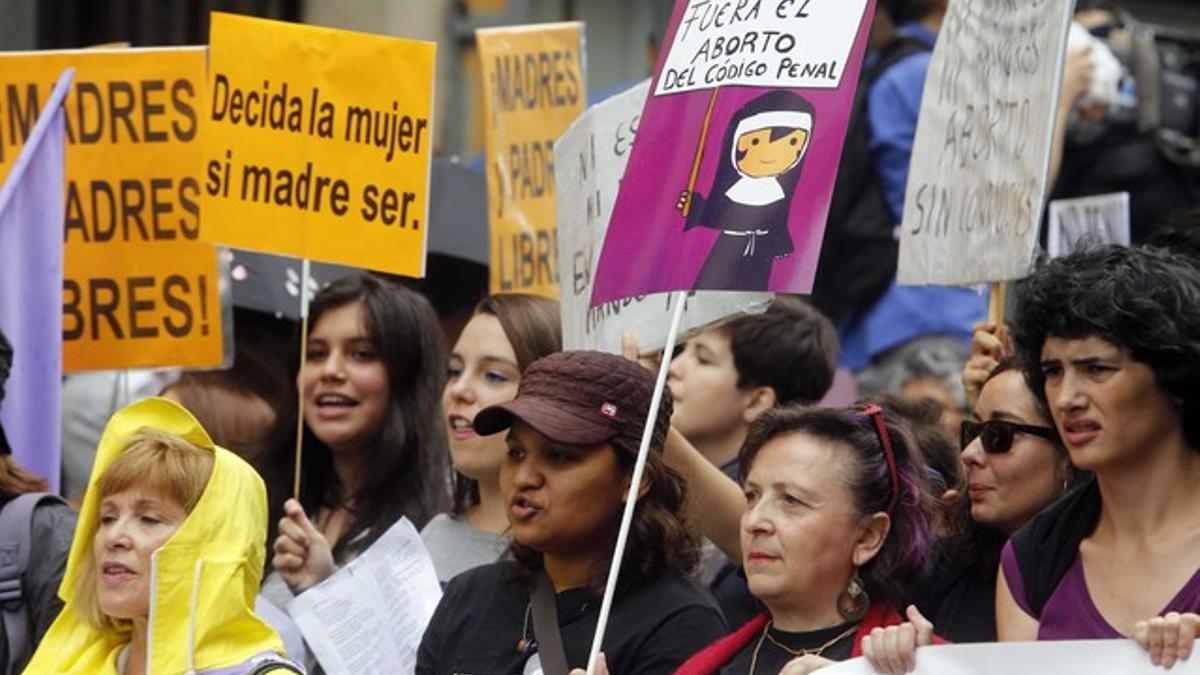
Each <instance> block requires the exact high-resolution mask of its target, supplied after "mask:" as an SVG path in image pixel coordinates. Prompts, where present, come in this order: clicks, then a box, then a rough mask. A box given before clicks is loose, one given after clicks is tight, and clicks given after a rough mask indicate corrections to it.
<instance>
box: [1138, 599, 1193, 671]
mask: <svg viewBox="0 0 1200 675" xmlns="http://www.w3.org/2000/svg"><path fill="white" fill-rule="evenodd" d="M1198 629H1200V615H1198V614H1193V613H1191V612H1187V613H1184V614H1180V613H1178V612H1170V613H1169V614H1167V615H1165V616H1156V617H1154V618H1153V619H1150V620H1149V621H1139V622H1137V624H1136V625H1134V627H1133V639H1134V640H1136V641H1137V643H1138V644H1139V645H1141V647H1142V649H1145V650H1146V651H1148V652H1150V663H1153V664H1154V665H1156V666H1162V667H1163V668H1170V667H1171V666H1173V665H1175V662H1176V661H1186V660H1187V658H1188V657H1189V656H1191V655H1192V647H1193V646H1194V645H1195V642H1196V633H1197V632H1200V631H1198Z"/></svg>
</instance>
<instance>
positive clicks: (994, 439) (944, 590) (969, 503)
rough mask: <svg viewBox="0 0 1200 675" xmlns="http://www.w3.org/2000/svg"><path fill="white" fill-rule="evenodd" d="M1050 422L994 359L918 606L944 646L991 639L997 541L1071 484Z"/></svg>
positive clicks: (966, 430)
mask: <svg viewBox="0 0 1200 675" xmlns="http://www.w3.org/2000/svg"><path fill="white" fill-rule="evenodd" d="M971 367H972V366H971V364H968V366H967V368H968V370H969V369H970V368H971ZM1053 425H1054V423H1053V421H1052V420H1051V418H1050V412H1049V411H1048V410H1047V409H1046V407H1045V405H1044V404H1043V403H1041V401H1039V400H1038V398H1037V397H1036V396H1034V395H1033V392H1032V391H1031V390H1030V389H1029V386H1028V385H1027V384H1026V383H1025V378H1024V376H1023V375H1022V374H1021V371H1020V369H1019V365H1018V362H1017V361H1016V359H1014V358H1011V357H1010V358H1007V359H1003V360H1001V361H1000V362H999V364H998V365H996V366H995V367H994V368H993V369H992V371H991V373H990V374H989V375H987V376H986V378H985V379H984V380H983V382H982V385H981V386H980V387H978V390H977V396H976V403H975V409H974V411H973V414H972V419H971V420H968V421H964V422H963V423H962V432H961V437H960V441H961V444H962V445H961V448H962V456H961V459H962V466H963V474H964V479H965V480H964V484H963V488H964V492H965V494H964V495H963V496H961V497H960V498H959V500H958V502H957V503H956V504H955V505H954V507H953V509H952V511H951V515H950V534H949V535H948V536H947V537H946V538H945V539H943V540H941V541H940V542H939V543H938V546H937V555H936V560H935V563H934V572H933V574H931V575H930V576H929V579H928V580H927V582H926V583H924V584H922V587H921V589H920V595H919V600H918V603H917V604H918V606H919V607H920V609H921V611H922V612H924V613H925V614H926V615H927V616H929V617H932V618H933V625H934V629H935V630H936V631H937V634H938V635H942V636H944V637H945V638H946V639H947V640H950V641H951V642H991V641H993V640H995V639H996V614H995V606H996V605H995V603H996V574H997V569H998V566H999V564H1000V551H1001V549H1003V547H1004V542H1005V541H1007V540H1008V537H1009V536H1011V535H1012V533H1013V532H1016V531H1017V530H1018V529H1019V528H1020V527H1021V526H1022V525H1024V524H1025V523H1027V522H1028V521H1029V519H1030V518H1032V517H1033V516H1034V515H1036V514H1037V513H1038V511H1041V510H1042V509H1044V508H1045V507H1047V506H1049V505H1050V504H1052V503H1053V502H1054V501H1055V500H1057V499H1058V498H1059V497H1061V496H1062V495H1063V494H1064V493H1065V492H1066V491H1067V489H1068V488H1069V487H1070V486H1071V485H1073V484H1074V483H1075V481H1076V478H1075V475H1076V472H1075V470H1074V469H1073V468H1072V467H1071V464H1070V462H1069V461H1068V459H1067V454H1066V449H1065V448H1064V447H1063V445H1062V442H1061V441H1060V440H1059V438H1058V432H1057V431H1055V430H1054V426H1053Z"/></svg>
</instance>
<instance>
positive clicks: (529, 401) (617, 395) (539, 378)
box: [474, 351, 672, 455]
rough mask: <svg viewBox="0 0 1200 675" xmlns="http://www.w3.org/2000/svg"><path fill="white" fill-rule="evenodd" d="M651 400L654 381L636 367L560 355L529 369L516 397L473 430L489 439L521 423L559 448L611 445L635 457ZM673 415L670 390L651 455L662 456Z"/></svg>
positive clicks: (484, 414)
mask: <svg viewBox="0 0 1200 675" xmlns="http://www.w3.org/2000/svg"><path fill="white" fill-rule="evenodd" d="M653 394H654V376H653V375H652V374H651V373H650V372H649V371H647V370H646V369H645V368H643V367H641V366H640V365H638V364H636V363H634V362H633V361H630V360H628V359H625V358H622V357H620V356H614V355H612V354H607V353H604V352H595V351H567V352H557V353H554V354H551V355H549V356H544V357H542V358H540V359H538V360H537V361H534V362H533V363H531V364H529V367H528V368H527V369H526V370H525V372H524V373H523V374H522V375H521V384H520V386H519V387H518V388H517V397H516V398H514V399H513V400H511V401H508V402H506V403H500V404H497V405H493V406H490V407H487V408H484V409H483V410H481V411H480V412H479V414H478V415H476V416H475V422H474V427H475V432H476V433H478V434H480V435H483V436H487V435H490V434H494V433H498V432H501V431H504V430H505V429H508V428H509V427H511V426H512V424H513V421H514V420H521V421H522V422H524V423H525V424H528V425H529V426H531V427H533V429H534V430H536V431H538V432H539V433H541V434H542V435H544V436H546V437H547V438H549V439H550V440H552V441H555V442H558V443H566V444H568V445H596V444H598V443H606V442H611V443H612V444H613V445H615V446H618V447H620V448H622V449H623V450H625V451H626V452H628V453H629V454H631V455H633V454H636V453H637V449H638V445H639V443H640V442H641V439H642V430H643V428H644V427H645V424H646V413H647V412H649V410H650V399H651V397H652V396H653ZM671 410H672V404H671V390H670V389H665V390H664V391H663V397H662V403H661V404H660V405H659V408H658V417H657V418H656V419H655V423H654V432H653V435H652V436H651V439H650V447H651V449H653V450H658V451H661V450H662V447H663V444H664V442H665V441H666V437H667V428H668V427H669V426H670V422H671Z"/></svg>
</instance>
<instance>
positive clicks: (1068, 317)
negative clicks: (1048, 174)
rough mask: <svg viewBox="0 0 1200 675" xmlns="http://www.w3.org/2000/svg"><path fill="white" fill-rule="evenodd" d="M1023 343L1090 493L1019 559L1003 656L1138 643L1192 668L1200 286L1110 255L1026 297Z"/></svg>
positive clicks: (1054, 273) (1199, 555) (1041, 274)
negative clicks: (1052, 642) (1036, 645)
mask: <svg viewBox="0 0 1200 675" xmlns="http://www.w3.org/2000/svg"><path fill="white" fill-rule="evenodd" d="M1014 338H1015V343H1016V347H1017V352H1018V354H1020V355H1021V358H1022V361H1023V367H1024V369H1025V371H1026V374H1027V377H1028V378H1029V380H1030V382H1031V387H1032V388H1033V389H1034V391H1035V393H1037V394H1038V396H1039V397H1041V398H1042V399H1043V400H1044V401H1045V402H1046V403H1047V404H1048V405H1049V408H1050V411H1051V414H1052V415H1053V417H1054V422H1055V425H1056V427H1057V428H1058V430H1059V431H1060V432H1061V434H1062V436H1063V440H1064V441H1065V443H1066V447H1067V450H1068V452H1069V453H1070V457H1071V462H1072V463H1073V464H1075V465H1076V466H1078V467H1079V468H1081V469H1086V470H1089V471H1091V472H1092V473H1093V474H1094V475H1095V480H1092V481H1088V482H1086V483H1084V484H1083V485H1082V486H1081V487H1080V488H1079V489H1077V490H1074V491H1072V492H1071V493H1070V494H1069V495H1067V497H1065V498H1064V499H1063V500H1061V501H1060V502H1059V503H1057V504H1055V505H1054V506H1053V507H1051V508H1050V509H1047V510H1046V511H1044V512H1043V513H1041V514H1039V515H1038V516H1036V517H1035V518H1034V519H1033V520H1032V521H1031V522H1030V523H1029V524H1028V525H1027V526H1026V527H1025V528H1023V529H1022V530H1021V531H1020V532H1018V533H1017V534H1016V535H1015V536H1014V537H1013V540H1012V541H1011V542H1010V543H1009V545H1008V546H1006V548H1005V550H1004V555H1003V559H1002V568H1001V572H1002V574H1001V575H1000V579H999V580H998V583H997V590H996V619H997V627H998V629H999V635H1000V639H1002V640H1033V639H1043V640H1046V639H1088V638H1098V639H1107V638H1111V639H1116V638H1120V637H1123V636H1127V637H1132V638H1134V639H1136V640H1137V641H1138V642H1139V643H1140V644H1142V646H1143V647H1145V648H1146V649H1148V650H1149V652H1150V659H1151V661H1152V662H1153V663H1154V664H1156V665H1160V664H1161V665H1164V666H1166V667H1170V666H1172V665H1174V663H1175V662H1176V661H1177V660H1180V659H1186V658H1187V657H1188V656H1189V655H1190V653H1191V650H1192V645H1193V642H1194V639H1195V637H1196V630H1197V624H1200V616H1198V615H1197V612H1200V272H1198V271H1197V270H1196V268H1194V267H1193V266H1192V265H1190V264H1188V263H1187V262H1186V261H1184V260H1183V259H1181V258H1179V257H1177V256H1175V255H1173V254H1170V253H1168V252H1166V251H1163V250H1157V249H1126V248H1120V247H1115V246H1114V247H1101V248H1096V249H1090V250H1085V251H1082V252H1079V253H1075V254H1072V255H1070V256H1067V257H1064V258H1059V259H1057V260H1054V261H1051V262H1050V263H1048V264H1046V265H1045V266H1044V267H1042V268H1041V269H1040V270H1038V271H1037V272H1035V273H1034V274H1033V276H1031V277H1030V278H1029V279H1028V280H1027V281H1026V282H1025V284H1024V285H1023V287H1022V291H1021V296H1020V299H1019V301H1018V305H1017V321H1016V327H1015V330H1014Z"/></svg>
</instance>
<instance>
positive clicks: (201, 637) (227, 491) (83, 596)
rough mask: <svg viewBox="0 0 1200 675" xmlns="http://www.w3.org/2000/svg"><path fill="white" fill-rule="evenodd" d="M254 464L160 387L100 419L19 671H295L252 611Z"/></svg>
mask: <svg viewBox="0 0 1200 675" xmlns="http://www.w3.org/2000/svg"><path fill="white" fill-rule="evenodd" d="M266 528H267V504H266V492H265V489H264V488H263V483H262V480H261V479H260V478H259V476H258V474H257V473H255V472H254V470H253V469H251V468H250V466H249V465H248V464H246V463H245V462H244V461H243V460H241V459H240V458H238V457H237V456H236V455H234V454H233V453H231V452H229V451H227V450H225V449H223V448H220V447H217V446H215V445H214V444H213V442H212V440H211V439H210V438H209V436H208V434H207V433H205V431H204V429H203V428H201V427H200V424H199V423H198V422H196V420H195V418H193V417H192V416H191V414H189V413H188V412H187V411H186V410H184V409H183V408H181V407H179V406H178V405H176V404H174V403H171V402H170V401H166V400H164V399H149V400H146V401H141V402H139V403H135V404H133V405H131V406H128V407H126V408H124V409H123V410H121V411H119V412H118V413H117V414H116V415H114V416H113V417H112V419H111V420H110V421H109V423H108V428H107V429H106V430H105V432H104V436H103V437H102V438H101V439H100V447H99V448H98V450H97V453H96V464H95V466H94V467H93V468H92V477H91V480H90V481H89V484H88V491H87V496H86V498H85V499H84V502H83V508H82V510H81V512H80V515H79V525H78V528H77V529H76V531H75V539H74V542H73V544H72V546H71V557H70V560H69V561H68V563H67V571H66V574H65V575H64V577H63V582H62V586H61V587H60V588H59V596H60V597H61V598H62V599H63V601H64V602H65V603H66V606H65V607H64V608H63V611H62V613H61V614H60V615H59V617H58V619H57V620H56V621H55V622H54V624H53V625H52V626H51V627H50V630H49V632H47V633H46V636H45V638H43V640H42V643H41V645H40V647H39V648H38V651H37V653H35V654H34V656H33V660H32V661H31V662H30V664H29V666H28V668H27V669H26V670H25V672H26V673H29V674H32V675H50V674H54V675H66V674H70V675H75V674H78V675H85V674H86V675H177V674H181V673H189V674H190V673H204V674H211V675H216V674H218V673H219V674H221V675H242V674H248V673H268V672H275V673H287V672H301V671H300V668H299V667H298V666H295V665H294V664H292V663H291V662H289V661H286V660H285V659H284V658H283V657H282V654H283V645H282V643H281V641H280V639H279V636H278V635H277V634H276V633H275V631H274V630H273V629H272V628H271V627H270V626H269V625H267V623H266V622H264V621H263V620H262V619H260V618H259V617H258V616H256V615H255V613H254V609H253V608H254V599H255V596H256V595H257V593H258V586H259V580H260V578H261V576H262V570H263V556H264V555H265V554H266V547H265V542H266Z"/></svg>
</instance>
